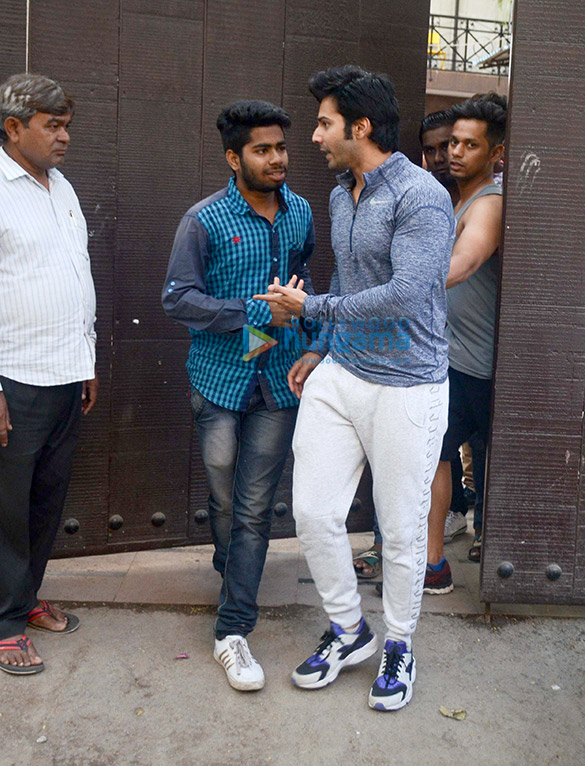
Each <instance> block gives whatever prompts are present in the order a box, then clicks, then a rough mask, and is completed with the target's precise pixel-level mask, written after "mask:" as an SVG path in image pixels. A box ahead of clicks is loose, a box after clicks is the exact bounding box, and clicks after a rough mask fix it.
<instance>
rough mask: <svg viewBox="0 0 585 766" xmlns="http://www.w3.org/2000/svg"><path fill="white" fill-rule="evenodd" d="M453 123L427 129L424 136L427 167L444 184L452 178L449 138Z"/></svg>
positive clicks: (423, 148)
mask: <svg viewBox="0 0 585 766" xmlns="http://www.w3.org/2000/svg"><path fill="white" fill-rule="evenodd" d="M450 138H451V125H441V127H440V128H434V129H433V130H427V131H425V133H423V136H422V150H423V155H424V158H425V162H426V164H427V168H428V169H429V170H430V172H431V173H432V174H433V175H434V177H435V178H436V179H437V181H439V182H440V183H442V184H445V182H447V181H449V180H451V177H450V175H449V154H448V152H449V139H450Z"/></svg>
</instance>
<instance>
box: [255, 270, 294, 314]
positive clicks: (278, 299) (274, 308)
mask: <svg viewBox="0 0 585 766" xmlns="http://www.w3.org/2000/svg"><path fill="white" fill-rule="evenodd" d="M304 284H305V282H304V280H302V279H299V278H298V277H297V276H296V275H294V274H293V276H292V277H291V278H290V280H289V282H288V283H287V284H286V285H281V284H280V279H279V278H278V277H274V282H273V283H272V284H271V285H268V292H267V293H263V294H262V295H254V296H252V297H253V298H254V299H255V300H259V301H266V303H268V306H269V307H270V312H271V314H272V321H271V322H270V324H271V325H272V326H273V327H290V325H291V323H292V321H293V320H294V319H295V317H300V315H301V309H302V308H303V302H304V300H305V298H306V297H307V293H306V292H304V291H303V286H304Z"/></svg>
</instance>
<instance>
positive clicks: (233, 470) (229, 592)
mask: <svg viewBox="0 0 585 766" xmlns="http://www.w3.org/2000/svg"><path fill="white" fill-rule="evenodd" d="M191 405H192V407H193V414H194V417H195V424H196V427H197V433H198V436H199V445H200V447H201V456H202V458H203V463H204V465H205V472H206V475H207V482H208V485H209V519H210V522H211V534H212V536H213V542H214V545H215V554H214V556H213V566H214V567H215V569H216V570H217V571H218V572H219V573H220V574H221V575H222V577H223V584H222V588H221V594H220V598H219V607H218V610H217V614H218V617H217V620H216V622H215V635H216V638H218V639H222V638H225V636H227V635H240V636H246V635H247V634H248V633H250V631H252V630H253V629H254V626H255V624H256V620H257V617H258V604H257V603H256V597H257V595H258V587H259V586H260V579H261V577H262V571H263V569H264V562H265V560H266V551H267V550H268V541H269V538H270V524H271V520H272V519H271V510H272V500H273V498H274V493H275V491H276V487H277V485H278V482H279V480H280V476H281V474H282V470H283V468H284V464H285V461H286V458H287V455H288V451H289V449H290V445H291V441H292V435H293V431H294V427H295V421H296V416H297V407H288V408H286V409H282V410H276V411H274V412H270V411H269V410H268V409H267V408H266V404H265V402H264V398H263V397H262V394H261V392H260V389H256V391H255V392H254V393H253V394H252V397H251V398H250V403H249V405H248V408H247V410H246V411H245V412H236V411H234V410H228V409H225V408H224V407H219V406H218V405H216V404H213V403H212V402H210V401H209V400H208V399H206V398H205V397H204V396H203V395H202V394H201V393H200V392H199V391H197V390H196V389H193V390H192V393H191Z"/></svg>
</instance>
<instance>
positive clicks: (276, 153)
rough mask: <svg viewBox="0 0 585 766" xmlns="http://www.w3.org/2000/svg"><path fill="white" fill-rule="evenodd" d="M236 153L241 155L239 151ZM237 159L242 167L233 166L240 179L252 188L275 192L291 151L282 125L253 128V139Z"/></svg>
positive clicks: (253, 189)
mask: <svg viewBox="0 0 585 766" xmlns="http://www.w3.org/2000/svg"><path fill="white" fill-rule="evenodd" d="M233 156H234V157H238V155H236V154H234V155H233ZM238 160H239V162H238V164H239V168H238V167H235V168H234V170H235V171H236V173H237V174H238V180H241V181H242V182H243V183H244V185H245V186H246V188H247V189H248V190H249V191H257V192H273V191H276V189H280V187H281V186H282V185H283V183H284V180H285V178H286V173H287V169H288V152H287V150H286V142H285V140H284V133H283V130H282V128H281V127H280V126H279V125H268V126H266V127H262V128H252V130H251V131H250V140H249V141H248V143H247V144H245V146H244V148H243V149H242V155H241V157H238ZM230 164H231V163H230ZM232 167H233V165H232Z"/></svg>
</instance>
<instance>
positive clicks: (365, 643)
mask: <svg viewBox="0 0 585 766" xmlns="http://www.w3.org/2000/svg"><path fill="white" fill-rule="evenodd" d="M377 648H378V639H377V638H376V635H375V634H374V633H373V632H372V631H371V630H370V628H369V625H368V623H367V622H366V621H365V620H364V618H363V617H362V619H361V621H360V624H359V628H358V630H357V632H356V633H344V632H343V628H342V627H341V625H338V624H337V623H335V622H332V623H331V625H330V627H329V630H326V631H325V633H323V635H322V636H321V643H320V644H319V646H318V647H317V648H316V649H315V651H314V652H313V654H312V655H311V656H310V657H309V658H308V659H306V660H305V661H304V662H302V663H301V664H300V665H299V666H298V668H297V669H296V670H295V671H294V672H293V674H292V680H293V683H294V684H296V685H297V686H300V687H302V688H303V689H320V688H321V687H323V686H327V684H330V683H331V682H332V681H335V679H336V678H337V676H338V675H339V671H340V670H342V669H343V668H345V667H348V666H349V665H358V664H359V663H360V662H363V661H364V660H367V659H368V657H371V656H372V654H375V653H376V650H377Z"/></svg>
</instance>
